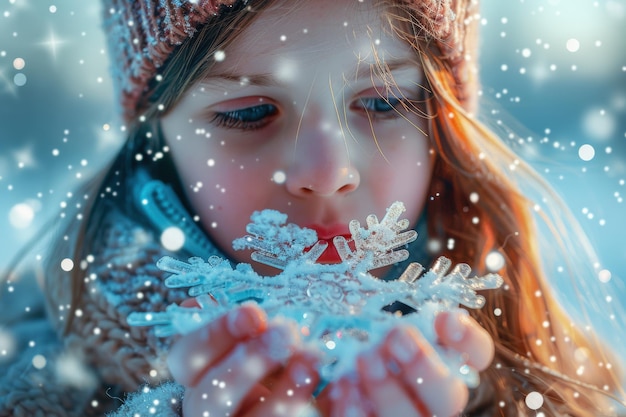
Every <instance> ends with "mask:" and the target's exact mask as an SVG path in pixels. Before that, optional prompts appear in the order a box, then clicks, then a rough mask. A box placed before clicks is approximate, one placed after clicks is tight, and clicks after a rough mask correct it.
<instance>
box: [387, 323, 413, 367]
mask: <svg viewBox="0 0 626 417" xmlns="http://www.w3.org/2000/svg"><path fill="white" fill-rule="evenodd" d="M389 343H390V346H389V350H390V351H391V354H392V355H393V356H394V357H395V358H396V360H397V361H398V362H400V363H403V364H406V363H409V362H411V361H412V360H413V359H414V358H415V355H417V353H418V352H419V346H418V344H417V343H418V342H417V340H415V338H414V337H412V336H411V335H410V334H409V330H407V329H398V330H397V331H396V332H394V333H393V334H392V335H391V340H390V342H389Z"/></svg>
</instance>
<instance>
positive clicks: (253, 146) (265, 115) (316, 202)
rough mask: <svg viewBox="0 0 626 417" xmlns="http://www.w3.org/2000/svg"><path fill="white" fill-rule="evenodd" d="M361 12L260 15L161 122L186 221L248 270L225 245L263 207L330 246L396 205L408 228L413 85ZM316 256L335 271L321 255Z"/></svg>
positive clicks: (379, 29)
mask: <svg viewBox="0 0 626 417" xmlns="http://www.w3.org/2000/svg"><path fill="white" fill-rule="evenodd" d="M296 3H297V5H296V6H293V5H292V4H296ZM371 3H372V2H369V1H368V2H357V1H354V0H322V1H319V0H316V1H298V2H280V3H279V5H277V6H274V7H272V8H270V9H268V10H266V11H263V12H262V14H261V15H260V16H259V17H258V18H256V19H255V20H254V22H253V24H252V25H251V26H250V27H249V28H247V29H246V30H245V32H244V33H242V35H241V36H240V37H239V38H237V40H236V42H234V43H232V44H231V45H230V46H228V47H227V48H226V49H225V50H224V51H220V52H218V53H216V54H215V56H214V58H215V59H216V61H217V63H216V64H215V66H214V69H213V70H212V71H211V74H210V76H209V77H207V78H206V79H203V80H202V81H201V82H200V83H198V84H197V85H195V86H193V87H192V88H191V89H190V90H189V91H188V92H187V93H186V94H185V95H184V96H183V98H182V100H181V101H180V102H179V103H178V104H177V105H176V106H175V107H174V108H173V109H172V110H171V111H170V112H168V113H167V115H166V116H165V117H163V118H162V128H163V132H164V135H165V138H166V142H167V144H168V146H169V147H170V152H171V154H172V157H173V159H174V163H175V164H176V166H177V169H178V172H179V175H180V178H181V180H182V183H183V186H184V187H185V189H186V192H187V196H188V198H189V201H190V202H191V204H192V205H193V209H194V211H195V213H196V214H198V215H199V216H200V219H201V222H202V225H203V226H204V228H205V229H206V231H207V232H208V234H209V235H210V236H211V237H212V238H213V239H214V241H215V242H216V243H217V245H218V246H219V247H220V248H221V249H222V250H224V251H225V252H226V253H227V254H228V255H229V256H231V257H232V258H233V259H235V260H237V261H242V262H250V259H249V256H248V255H247V254H245V253H242V252H236V251H234V250H233V249H232V246H231V243H232V241H233V239H235V238H237V237H240V236H243V235H244V234H245V226H246V224H247V223H249V221H250V215H251V214H252V212H253V211H255V210H262V209H264V208H272V209H276V210H279V211H281V212H283V213H286V214H287V215H288V216H289V218H288V222H290V223H296V224H298V225H299V226H303V227H309V228H314V229H316V230H317V232H318V236H319V237H320V238H321V239H328V240H332V237H334V236H336V235H346V234H348V233H349V232H348V227H347V224H348V222H349V221H350V220H351V219H358V220H359V221H361V222H362V223H364V222H365V218H366V216H367V215H369V214H372V213H373V214H376V215H377V216H378V217H379V218H382V216H383V215H384V214H385V209H386V208H387V207H388V206H389V205H391V204H392V203H393V202H394V201H397V200H398V201H402V202H403V203H404V205H405V206H406V209H407V211H406V212H405V217H406V218H408V219H409V220H410V221H411V227H413V226H414V225H415V222H416V221H417V219H418V217H419V214H420V212H421V210H422V206H423V203H424V200H425V198H426V193H427V189H428V185H429V182H430V175H431V166H432V161H431V156H430V153H429V142H428V139H427V137H426V136H425V134H424V133H422V132H423V131H425V130H426V120H425V118H424V117H423V116H418V115H416V114H415V113H414V112H413V111H415V110H416V109H419V108H420V107H421V106H422V104H423V103H421V98H422V97H423V87H421V84H422V83H423V75H422V73H421V71H420V68H419V66H418V64H416V56H415V53H414V52H413V51H412V50H411V49H410V48H409V46H408V45H407V44H405V43H404V42H402V41H400V40H399V39H397V38H395V37H394V36H393V35H392V34H391V33H390V31H389V30H388V27H387V26H386V25H385V23H384V18H383V15H382V13H381V11H380V10H378V9H377V8H375V7H374V6H373V5H372V4H371ZM287 4H289V6H286V5H287ZM392 106H393V107H395V110H394V109H393V108H392ZM409 109H413V111H411V110H409ZM329 246H331V247H332V244H331V245H329ZM322 259H323V260H324V261H327V262H332V261H337V260H338V259H337V258H336V252H334V251H333V250H330V251H327V253H325V254H324V255H323V257H322ZM260 270H262V269H261V268H260Z"/></svg>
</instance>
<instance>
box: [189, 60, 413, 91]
mask: <svg viewBox="0 0 626 417" xmlns="http://www.w3.org/2000/svg"><path fill="white" fill-rule="evenodd" d="M404 68H417V64H416V63H415V62H414V61H411V60H407V59H393V60H389V61H380V62H372V63H367V62H365V61H359V62H358V63H357V65H356V68H355V71H354V72H355V78H354V79H355V80H358V79H361V78H370V77H371V76H372V74H373V73H375V71H376V70H377V69H380V70H382V71H384V72H385V73H391V72H392V71H396V70H398V69H404ZM218 80H220V81H227V82H230V83H234V84H241V83H243V82H245V84H246V85H253V86H258V87H271V86H278V85H280V84H281V83H280V81H279V80H278V79H277V78H276V76H275V75H274V74H270V73H260V74H250V75H243V74H237V73H235V72H231V71H224V72H219V73H216V74H210V75H208V76H206V77H205V78H203V79H202V82H201V83H202V84H209V85H210V84H213V82H215V81H218Z"/></svg>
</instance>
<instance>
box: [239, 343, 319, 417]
mask: <svg viewBox="0 0 626 417" xmlns="http://www.w3.org/2000/svg"><path fill="white" fill-rule="evenodd" d="M317 363H318V361H317V359H316V358H315V357H314V356H312V355H311V354H308V353H298V354H295V355H294V356H292V358H291V359H290V361H289V363H288V364H287V366H286V368H285V369H284V371H283V372H282V373H281V375H280V377H279V378H278V380H277V381H276V382H275V383H274V388H273V390H272V393H271V394H270V395H268V396H264V397H257V398H256V399H254V398H253V399H252V401H253V402H254V403H252V404H251V403H248V404H246V405H247V406H246V409H247V408H250V409H251V411H250V412H249V413H247V414H246V417H267V416H274V417H283V416H285V417H294V416H299V415H302V414H304V413H305V411H307V410H308V409H309V408H310V407H311V401H312V398H313V392H314V391H315V389H316V387H317V384H318V383H319V376H318V373H317V370H316V367H317Z"/></svg>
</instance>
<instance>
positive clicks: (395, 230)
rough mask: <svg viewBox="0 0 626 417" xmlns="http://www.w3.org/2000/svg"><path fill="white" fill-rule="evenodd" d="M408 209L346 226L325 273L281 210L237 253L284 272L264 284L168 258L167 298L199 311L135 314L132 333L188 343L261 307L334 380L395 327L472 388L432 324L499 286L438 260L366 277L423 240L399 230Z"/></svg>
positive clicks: (252, 275) (214, 266) (316, 248)
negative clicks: (291, 325) (230, 315)
mask: <svg viewBox="0 0 626 417" xmlns="http://www.w3.org/2000/svg"><path fill="white" fill-rule="evenodd" d="M404 211H405V209H404V205H403V204H402V203H400V202H396V203H394V204H393V205H391V207H389V208H388V209H387V213H386V215H385V217H384V218H383V219H382V221H380V222H379V221H378V219H377V217H376V216H375V215H370V216H368V217H367V219H366V222H367V225H366V227H362V226H361V224H360V223H359V221H357V220H352V221H351V222H350V224H349V227H350V232H351V235H352V239H351V240H347V239H346V238H344V237H342V236H337V237H335V238H334V239H333V245H334V246H335V248H336V249H337V252H338V253H339V256H340V258H341V260H342V262H340V263H337V264H319V263H316V261H317V259H318V258H319V257H320V256H321V254H322V253H323V252H324V250H325V249H326V247H327V246H328V243H327V242H325V241H318V239H317V234H316V232H315V231H314V230H310V229H306V228H301V227H299V226H297V225H295V224H287V223H286V221H287V215H285V214H283V213H280V212H278V211H275V210H263V211H261V212H255V213H254V214H253V215H252V216H251V220H252V223H250V224H248V226H247V228H246V230H247V232H248V233H249V235H247V236H245V237H243V238H239V239H236V240H235V241H234V242H233V247H234V248H235V249H253V250H254V252H253V253H252V255H251V257H252V259H253V260H255V261H257V262H260V263H263V264H266V265H270V266H273V267H275V268H278V269H280V270H282V272H281V273H279V274H278V275H276V276H273V277H268V276H261V275H259V274H258V273H256V272H255V271H254V270H253V268H252V266H251V265H249V264H245V263H240V264H238V265H236V267H235V268H233V267H232V266H231V264H230V262H229V261H227V260H224V259H221V258H219V257H211V258H209V259H208V260H207V261H204V260H203V259H201V258H197V257H194V258H190V259H189V260H188V262H183V261H179V260H176V259H174V258H171V257H167V256H166V257H163V258H161V259H160V260H159V261H158V262H157V266H158V267H159V268H160V269H161V270H163V271H165V272H168V273H171V274H172V275H171V276H169V277H168V278H167V279H166V280H165V285H166V286H167V287H169V288H189V295H190V296H192V297H195V299H196V301H197V303H198V305H199V307H198V306H195V307H184V306H179V305H176V304H172V305H170V306H168V307H167V309H166V311H162V312H143V313H132V314H131V315H130V316H129V318H128V322H129V324H131V325H134V326H155V333H156V334H157V335H158V336H161V337H167V336H171V335H173V334H186V333H189V332H191V331H193V330H195V329H197V328H199V327H201V326H203V325H205V324H207V323H209V322H211V321H212V320H214V319H215V318H217V317H219V316H221V315H223V314H225V313H226V312H228V311H230V310H232V309H234V308H236V306H238V305H239V304H241V303H242V302H246V301H254V302H256V303H258V304H259V305H260V306H261V307H263V308H264V309H265V310H266V311H267V313H268V315H269V316H270V317H283V318H288V319H291V320H294V321H295V322H296V323H297V324H298V328H299V329H300V332H301V334H302V337H303V340H304V341H305V342H306V343H308V344H310V345H312V346H313V347H314V348H316V350H318V351H319V352H321V353H322V356H323V358H322V359H323V360H322V364H321V366H320V372H321V374H322V377H323V378H325V379H326V380H332V379H335V378H337V377H338V376H340V375H342V374H344V373H345V372H348V371H350V370H351V369H354V367H355V365H356V364H355V358H356V357H357V356H358V353H359V352H361V351H364V350H365V349H366V348H367V347H368V346H371V345H372V344H376V343H379V342H380V341H382V339H383V338H384V337H385V335H386V334H387V333H388V332H389V331H390V330H391V329H392V328H393V327H395V326H397V325H400V324H408V325H412V326H415V327H417V328H418V329H419V331H420V332H421V333H422V334H423V335H424V337H425V338H426V339H427V340H429V341H431V343H432V344H433V346H435V348H437V349H439V351H440V354H441V355H442V356H444V357H446V358H447V361H448V365H449V366H450V369H451V370H452V371H454V372H456V373H457V374H458V375H459V376H460V377H462V378H463V379H464V381H465V382H466V383H467V384H468V385H469V386H475V385H477V384H478V374H477V372H476V371H475V370H473V369H470V368H469V367H468V366H466V365H465V363H464V361H463V358H461V357H459V355H458V354H457V355H456V356H455V355H451V354H450V352H446V351H444V349H443V348H441V347H439V346H438V345H437V343H435V341H436V336H435V332H434V328H433V320H434V316H435V315H436V314H437V313H439V312H441V311H447V310H451V309H454V308H457V307H458V305H459V304H461V305H464V306H466V307H468V308H481V307H482V306H483V305H484V304H485V298H484V297H483V296H481V295H479V294H477V293H476V291H479V290H487V289H495V288H498V287H500V286H501V285H502V282H503V281H502V278H501V277H500V276H499V275H497V274H488V275H486V276H484V277H473V278H470V277H469V274H470V272H471V269H470V267H469V266H468V265H466V264H459V265H457V266H456V267H455V268H453V269H452V270H450V267H451V262H450V260H449V259H447V258H445V257H440V258H439V259H438V260H437V261H436V262H435V264H434V265H433V267H432V268H431V269H430V270H429V271H428V272H425V273H424V268H423V267H422V265H421V264H419V263H416V262H414V263H411V264H410V265H409V266H408V267H407V268H406V270H405V271H404V273H403V274H402V275H401V276H400V277H399V278H398V279H397V280H392V281H383V280H380V279H378V278H376V277H374V276H373V275H371V274H370V273H369V271H370V270H372V269H375V268H380V267H383V266H387V265H391V264H394V263H397V262H401V261H404V260H406V259H407V258H408V256H409V253H408V251H407V250H406V249H400V248H401V247H404V246H406V245H407V244H408V243H410V242H412V241H414V240H415V239H416V238H417V232H415V231H414V230H409V231H405V229H407V228H408V227H409V221H408V220H406V219H403V220H399V218H400V215H401V214H402V213H403V212H404ZM394 302H400V303H403V304H405V305H406V306H408V307H410V308H412V309H414V310H415V312H414V313H412V314H405V315H400V314H397V313H395V314H394V313H390V312H389V311H386V310H384V308H385V307H387V306H389V305H390V304H392V303H394Z"/></svg>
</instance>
